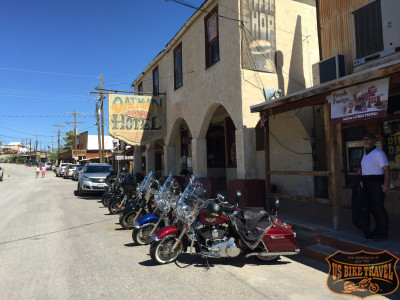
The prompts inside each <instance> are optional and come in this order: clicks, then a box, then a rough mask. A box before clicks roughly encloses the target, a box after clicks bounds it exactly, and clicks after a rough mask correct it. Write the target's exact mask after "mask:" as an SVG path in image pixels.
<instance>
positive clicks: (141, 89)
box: [137, 82, 143, 96]
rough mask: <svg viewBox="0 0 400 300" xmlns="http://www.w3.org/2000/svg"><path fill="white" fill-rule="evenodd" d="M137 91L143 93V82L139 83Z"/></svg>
mask: <svg viewBox="0 0 400 300" xmlns="http://www.w3.org/2000/svg"><path fill="white" fill-rule="evenodd" d="M137 91H138V95H140V96H142V95H143V82H141V83H139V85H138V90H137Z"/></svg>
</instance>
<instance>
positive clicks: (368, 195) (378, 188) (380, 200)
mask: <svg viewBox="0 0 400 300" xmlns="http://www.w3.org/2000/svg"><path fill="white" fill-rule="evenodd" d="M361 180H362V184H363V190H364V196H365V199H366V204H367V205H368V210H369V212H370V213H371V214H372V216H373V218H374V221H375V229H374V230H373V233H374V234H376V235H377V236H387V234H388V229H389V222H388V216H387V212H386V209H385V206H384V201H385V193H384V192H383V191H382V185H383V183H384V182H385V177H384V175H369V176H362V179H361Z"/></svg>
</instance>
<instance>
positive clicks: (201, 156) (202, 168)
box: [192, 139, 207, 176]
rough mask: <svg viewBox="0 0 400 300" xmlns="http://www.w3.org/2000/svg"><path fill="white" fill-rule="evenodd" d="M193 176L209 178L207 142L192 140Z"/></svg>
mask: <svg viewBox="0 0 400 300" xmlns="http://www.w3.org/2000/svg"><path fill="white" fill-rule="evenodd" d="M192 164H193V174H200V175H202V176H207V141H206V139H192Z"/></svg>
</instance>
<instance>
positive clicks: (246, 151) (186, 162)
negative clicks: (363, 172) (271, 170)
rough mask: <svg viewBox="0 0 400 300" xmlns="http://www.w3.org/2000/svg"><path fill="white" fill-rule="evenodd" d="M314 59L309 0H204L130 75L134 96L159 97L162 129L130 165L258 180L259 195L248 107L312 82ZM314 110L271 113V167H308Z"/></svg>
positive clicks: (294, 187) (295, 187)
mask: <svg viewBox="0 0 400 300" xmlns="http://www.w3.org/2000/svg"><path fill="white" fill-rule="evenodd" d="M318 61H319V50H318V34H317V22H316V3H315V1H313V0H279V1H276V0H254V1H253V0H252V1H249V0H208V1H205V2H204V3H203V4H202V6H201V8H199V9H198V10H197V11H196V12H195V13H194V14H193V15H192V17H191V18H190V19H189V20H188V21H187V22H186V23H185V24H184V25H183V27H182V28H181V29H180V30H179V32H178V33H177V34H176V35H175V36H174V37H173V38H172V40H171V41H170V42H169V43H168V44H167V45H166V47H165V49H163V50H162V51H161V52H160V54H159V55H158V56H157V57H156V58H155V59H154V60H153V61H151V62H150V64H149V65H148V66H147V67H146V68H145V69H144V70H143V72H142V73H141V74H140V75H139V76H138V77H137V78H136V79H135V80H134V82H133V84H132V86H133V87H134V88H135V91H136V92H137V93H138V94H139V95H140V94H141V93H143V94H149V93H150V94H154V95H157V94H161V93H162V94H165V99H166V134H165V136H164V137H163V138H162V139H159V140H156V141H154V142H152V143H150V144H147V145H145V146H142V147H137V148H136V151H135V163H134V166H135V168H136V169H135V171H140V168H141V167H142V166H145V168H146V171H150V170H153V171H154V170H156V171H159V170H162V171H163V173H164V174H168V173H169V172H172V173H173V174H176V175H179V174H180V173H181V171H182V170H189V171H190V172H192V173H194V174H196V173H200V174H203V175H207V176H209V177H212V178H215V181H216V184H217V187H218V188H221V189H225V190H226V189H227V185H228V183H229V182H233V181H235V180H236V181H238V180H239V181H241V182H242V183H243V182H244V183H249V184H250V183H251V182H257V179H258V181H259V182H262V183H261V190H260V185H257V189H258V191H260V195H261V194H262V192H263V191H264V183H263V180H264V178H265V169H264V151H263V149H264V142H263V129H262V127H261V126H260V122H259V121H260V117H259V116H258V114H252V113H251V111H250V106H252V105H255V104H258V103H260V102H265V101H266V100H268V101H269V100H270V99H271V98H272V97H274V96H278V95H279V94H280V92H279V91H278V90H281V94H282V95H287V94H291V93H294V92H296V91H300V90H303V89H305V88H307V87H310V86H312V84H313V73H312V65H313V64H315V63H317V62H318ZM312 116H313V111H312V110H311V109H304V110H302V111H301V112H299V113H297V114H288V115H282V116H279V117H276V118H273V119H271V125H270V130H271V135H272V136H273V139H272V140H271V149H273V150H272V151H274V152H275V153H276V156H277V159H274V160H271V164H272V165H273V166H275V167H276V168H277V169H283V170H291V169H296V168H299V167H300V168H303V169H305V170H307V169H309V170H312V147H311V143H310V140H311V129H312V126H313V121H312V120H313V119H312ZM110 126H111V125H110ZM295 153H296V154H295ZM142 159H143V162H142ZM273 183H274V184H276V185H277V187H278V190H280V191H284V192H285V193H294V194H302V195H307V196H309V195H311V194H313V192H314V182H313V180H312V179H311V180H310V179H309V178H304V177H296V178H293V180H291V181H287V180H284V179H283V178H282V177H276V178H274V182H273ZM263 201H264V200H262V202H263ZM259 204H261V205H262V204H263V203H259Z"/></svg>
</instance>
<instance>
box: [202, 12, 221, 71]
mask: <svg viewBox="0 0 400 300" xmlns="http://www.w3.org/2000/svg"><path fill="white" fill-rule="evenodd" d="M204 28H205V50H206V68H208V67H209V66H211V65H213V64H214V63H216V62H217V61H219V37H218V6H216V7H215V8H214V9H213V10H212V11H211V12H210V13H209V14H208V15H207V16H206V17H205V18H204Z"/></svg>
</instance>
